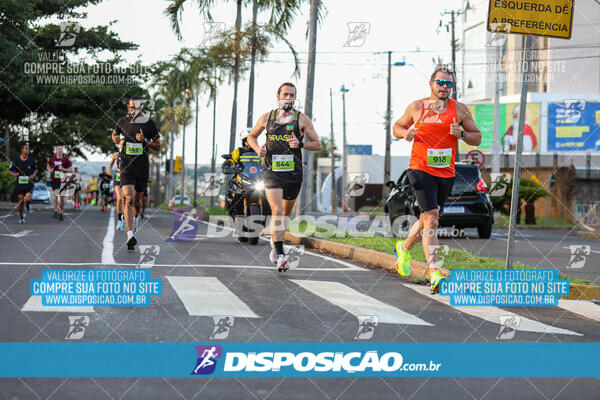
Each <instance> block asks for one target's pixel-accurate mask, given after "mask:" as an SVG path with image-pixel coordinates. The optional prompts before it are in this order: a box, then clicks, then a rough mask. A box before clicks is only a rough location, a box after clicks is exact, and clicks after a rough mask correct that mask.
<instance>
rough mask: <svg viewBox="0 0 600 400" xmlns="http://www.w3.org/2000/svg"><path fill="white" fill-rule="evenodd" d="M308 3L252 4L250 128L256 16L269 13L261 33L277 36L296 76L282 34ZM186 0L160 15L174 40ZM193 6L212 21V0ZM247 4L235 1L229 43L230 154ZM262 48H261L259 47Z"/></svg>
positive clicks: (275, 0)
mask: <svg viewBox="0 0 600 400" xmlns="http://www.w3.org/2000/svg"><path fill="white" fill-rule="evenodd" d="M305 1H308V0H252V24H251V29H250V31H251V32H252V41H251V43H252V45H251V51H250V54H251V66H250V70H251V71H250V84H249V99H248V111H249V112H248V121H249V122H248V124H249V125H252V114H253V108H254V101H253V99H254V66H255V63H256V59H257V57H258V54H257V53H258V52H259V45H258V43H259V39H258V37H259V35H258V24H257V16H258V12H259V11H260V10H263V9H264V10H266V9H271V16H270V19H269V23H268V24H267V25H266V26H268V28H266V27H265V29H263V30H264V31H265V33H270V34H273V35H275V36H277V37H278V38H279V39H282V40H283V41H285V42H286V43H287V44H288V46H289V47H290V49H291V50H292V53H293V54H294V59H295V63H296V66H295V70H294V74H298V60H297V54H296V52H295V51H294V50H293V48H292V47H291V44H290V43H289V42H288V41H287V40H286V39H285V37H284V34H285V32H286V31H287V29H289V27H290V26H291V23H292V21H293V17H294V16H295V14H296V12H297V11H298V10H299V9H300V6H301V5H302V3H303V2H305ZM185 2H186V0H171V1H170V4H169V5H168V6H167V8H166V9H165V11H164V14H165V15H166V16H168V17H169V18H170V20H171V26H172V29H173V31H174V32H175V34H176V35H177V38H178V39H181V29H180V20H181V13H182V12H183V7H184V4H185ZM193 2H194V3H195V4H196V6H197V7H198V8H199V9H200V12H201V14H202V15H203V16H204V17H206V18H207V19H208V20H210V21H212V15H211V14H210V10H211V8H212V7H213V6H214V5H215V4H216V1H215V0H193ZM249 2H250V0H236V6H237V9H236V11H237V12H236V20H235V29H234V35H233V37H234V39H233V50H234V51H233V56H234V57H233V65H232V68H231V70H232V75H233V104H232V112H231V129H230V132H229V135H230V136H229V150H230V151H233V149H234V147H235V133H236V129H237V95H238V84H239V78H240V73H241V69H242V63H243V57H242V38H243V36H244V34H243V33H242V7H243V6H244V3H246V4H247V3H249ZM263 47H264V46H263Z"/></svg>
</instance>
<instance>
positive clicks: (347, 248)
mask: <svg viewBox="0 0 600 400" xmlns="http://www.w3.org/2000/svg"><path fill="white" fill-rule="evenodd" d="M598 237H599V238H600V236H598ZM284 240H285V241H286V242H287V243H290V244H294V245H303V246H304V247H305V248H309V249H314V250H317V251H319V252H321V253H326V254H329V255H333V256H336V257H340V258H344V259H347V260H351V261H355V262H357V263H360V264H364V265H369V266H373V267H379V268H383V269H386V270H389V271H390V272H393V273H394V274H397V276H398V278H400V279H404V280H414V279H418V278H423V277H427V278H428V277H429V272H428V271H429V270H428V269H427V268H425V263H424V262H420V261H414V260H411V262H410V267H411V268H410V275H409V276H401V275H399V274H398V273H397V272H396V256H393V255H391V254H387V253H383V252H381V251H377V250H371V249H365V248H364V247H357V246H352V245H350V244H345V243H338V242H332V241H329V240H325V239H319V238H314V237H308V236H304V235H296V234H294V233H290V232H286V233H285V236H284ZM440 273H441V274H442V275H443V276H445V277H446V278H448V277H450V270H448V269H446V268H441V269H440ZM569 286H570V291H569V295H568V296H564V297H561V299H567V300H590V301H594V300H596V301H598V300H600V286H592V285H581V284H577V283H571V284H570V285H569Z"/></svg>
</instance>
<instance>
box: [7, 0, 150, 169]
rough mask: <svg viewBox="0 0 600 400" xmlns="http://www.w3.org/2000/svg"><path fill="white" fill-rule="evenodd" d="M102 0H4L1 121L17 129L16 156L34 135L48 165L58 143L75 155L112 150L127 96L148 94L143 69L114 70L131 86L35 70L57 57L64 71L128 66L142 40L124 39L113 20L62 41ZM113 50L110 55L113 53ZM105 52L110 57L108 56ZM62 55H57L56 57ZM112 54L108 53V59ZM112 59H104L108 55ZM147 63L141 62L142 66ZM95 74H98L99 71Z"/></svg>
mask: <svg viewBox="0 0 600 400" xmlns="http://www.w3.org/2000/svg"><path fill="white" fill-rule="evenodd" d="M99 2H100V0H55V1H51V2H48V1H41V0H8V1H3V2H0V19H2V21H3V23H1V24H0V48H2V55H3V59H4V60H6V61H7V62H6V64H5V66H4V68H2V69H1V70H0V82H2V85H0V122H1V123H2V125H3V128H4V129H8V130H9V133H10V135H9V136H10V139H11V140H10V146H11V155H12V156H16V154H17V153H18V151H17V150H18V143H19V142H20V141H24V140H28V141H29V142H30V145H31V146H30V147H31V150H32V156H33V157H35V158H36V159H37V160H38V162H39V164H40V170H42V171H43V166H44V164H45V162H46V160H47V159H48V158H49V156H50V155H51V154H52V152H53V146H54V145H56V144H65V145H67V148H66V153H67V154H68V155H69V156H71V157H72V156H78V157H85V154H84V152H83V150H84V149H85V150H86V151H89V152H97V151H99V152H103V153H107V154H108V153H110V152H112V151H113V150H114V144H113V143H112V142H111V141H110V139H109V133H108V130H109V129H111V128H113V127H114V124H115V122H116V120H117V119H118V118H119V117H121V116H123V115H125V107H124V105H125V102H126V100H125V98H126V97H128V96H129V95H138V96H141V97H144V96H146V95H147V92H146V91H145V90H144V89H143V88H142V87H141V82H142V81H143V80H144V79H146V78H147V77H146V76H144V74H143V73H141V74H137V76H136V77H135V78H136V79H133V80H129V81H127V80H126V78H128V77H130V78H131V77H132V75H130V74H129V73H128V72H127V71H125V72H123V73H121V72H119V73H114V74H113V75H114V76H119V77H121V78H122V79H123V84H120V85H112V84H87V83H80V82H75V83H72V82H69V83H55V82H52V81H50V80H49V76H50V75H52V74H51V73H49V72H47V71H40V70H38V69H35V70H34V71H33V72H32V68H36V67H38V66H39V65H40V64H43V63H45V62H50V63H51V64H52V65H53V66H55V67H62V68H63V69H67V68H72V67H74V66H80V68H85V70H86V71H93V68H100V67H101V66H102V65H104V66H107V65H110V66H111V67H115V66H119V67H133V66H131V65H127V64H126V63H125V62H124V61H123V58H122V53H123V52H125V51H128V50H133V49H136V48H137V45H136V44H134V43H130V42H123V41H121V40H120V39H119V38H118V36H117V34H116V33H114V32H112V31H111V30H110V24H109V25H106V26H95V27H90V28H85V27H80V31H79V32H78V33H77V34H76V38H75V43H74V44H73V45H72V46H70V47H57V40H58V38H60V37H61V30H60V25H59V24H55V23H48V22H47V21H48V20H49V19H58V20H59V21H61V22H66V21H74V20H77V19H81V18H85V16H86V14H85V12H83V11H81V10H82V8H83V7H87V6H90V5H94V4H98V3H99ZM106 54H108V55H109V56H108V57H109V58H108V59H107V58H106ZM101 55H102V57H101ZM53 57H55V58H53ZM103 57H104V58H103ZM102 59H104V61H102ZM140 67H141V66H140V65H137V69H138V70H140V69H141V68H140ZM88 75H93V76H95V77H98V76H99V75H98V73H96V72H90V73H89V74H88Z"/></svg>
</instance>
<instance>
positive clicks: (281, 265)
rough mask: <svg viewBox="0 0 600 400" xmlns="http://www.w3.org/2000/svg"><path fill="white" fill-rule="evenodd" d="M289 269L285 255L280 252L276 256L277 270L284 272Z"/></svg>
mask: <svg viewBox="0 0 600 400" xmlns="http://www.w3.org/2000/svg"><path fill="white" fill-rule="evenodd" d="M289 269H290V264H289V263H288V261H287V259H286V257H285V255H283V254H280V255H279V256H278V257H277V272H282V271H283V272H285V271H287V270H289Z"/></svg>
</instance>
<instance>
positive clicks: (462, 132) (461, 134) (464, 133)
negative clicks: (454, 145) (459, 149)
mask: <svg viewBox="0 0 600 400" xmlns="http://www.w3.org/2000/svg"><path fill="white" fill-rule="evenodd" d="M460 137H461V138H462V139H464V138H466V137H467V132H465V131H460Z"/></svg>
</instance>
